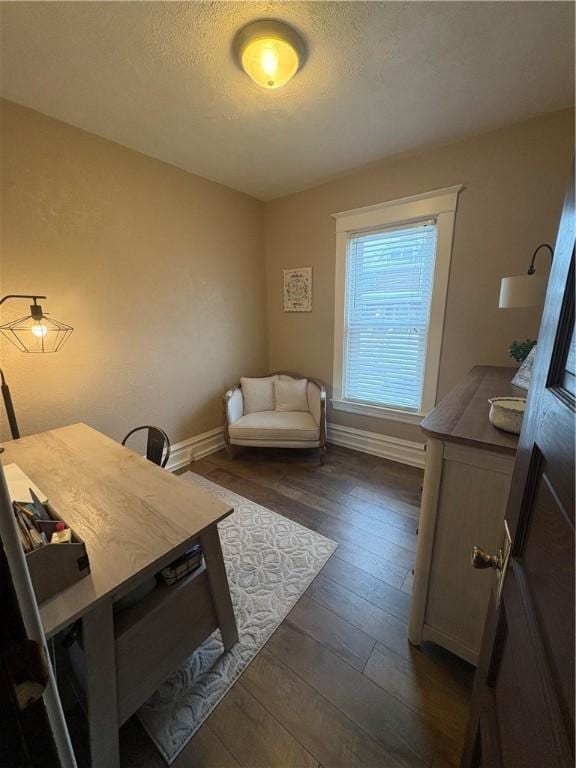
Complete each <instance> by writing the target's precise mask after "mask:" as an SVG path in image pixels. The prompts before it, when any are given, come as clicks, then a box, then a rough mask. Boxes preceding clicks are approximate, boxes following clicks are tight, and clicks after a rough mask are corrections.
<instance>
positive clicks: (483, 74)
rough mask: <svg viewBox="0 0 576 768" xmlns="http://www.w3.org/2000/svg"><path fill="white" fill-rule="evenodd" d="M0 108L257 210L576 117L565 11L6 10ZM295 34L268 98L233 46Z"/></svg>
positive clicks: (188, 5)
mask: <svg viewBox="0 0 576 768" xmlns="http://www.w3.org/2000/svg"><path fill="white" fill-rule="evenodd" d="M0 13H1V17H2V38H1V45H2V53H1V55H2V83H1V85H2V93H3V95H4V96H5V97H6V98H9V99H12V100H14V101H16V102H19V103H20V104H24V105H26V106H29V107H32V108H34V109H37V110H39V111H41V112H44V113H46V114H48V115H51V116H53V117H56V118H58V119H60V120H64V121H65V122H68V123H71V124H72V125H76V126H79V127H81V128H84V129H86V130H88V131H92V132H93V133H96V134H98V135H100V136H104V137H106V138H108V139H112V140H113V141H117V142H119V143H121V144H124V145H126V146H129V147H133V148H134V149H138V150H140V151H141V152H144V153H146V154H148V155H152V156H153V157H157V158H160V159H162V160H165V161H167V162H169V163H173V164H174V165H177V166H179V167H181V168H185V169H187V170H189V171H192V172H193V173H197V174H199V175H201V176H206V177H207V178H210V179H213V180H215V181H219V182H221V183H223V184H227V185H229V186H231V187H234V188H236V189H240V190H243V191H245V192H248V193H249V194H252V195H255V196H256V197H259V198H262V199H270V198H273V197H276V196H279V195H283V194H286V193H289V192H294V191H297V190H300V189H303V188H305V187H309V186H312V185H314V184H317V183H319V182H322V181H324V180H326V179H328V178H331V177H333V176H336V175H339V174H341V173H345V172H346V171H348V170H351V169H353V168H356V167H358V166H360V165H362V164H365V163H369V162H371V161H373V160H377V159H379V158H383V157H386V156H388V155H392V154H396V153H399V152H405V151H411V150H414V149H416V148H418V147H421V146H424V145H427V144H431V143H436V142H444V141H447V140H451V139H454V138H459V137H462V136H466V135H469V134H472V133H478V132H481V131H484V130H489V129H491V128H494V127H497V126H500V125H504V124H506V123H510V122H514V121H517V120H521V119H523V118H527V117H530V116H532V115H535V114H538V113H541V112H546V111H551V110H555V109H560V108H562V107H565V106H567V105H569V104H571V103H572V102H573V92H574V82H573V71H574V61H573V56H574V51H573V29H574V6H573V4H572V3H563V2H447V3H444V2H425V3H421V2H368V3H364V2H286V3H282V2H268V3H253V2H216V3H214V2H131V3H125V2H42V3H28V2H15V3H11V2H2V3H1V10H0ZM259 17H276V18H281V19H285V20H286V21H289V22H291V23H292V24H293V25H294V26H296V27H297V28H298V29H300V30H301V32H302V34H303V36H304V37H305V39H306V41H307V45H308V48H309V57H308V61H307V63H306V66H305V67H304V68H303V69H302V70H301V71H300V72H299V73H298V74H297V75H296V77H295V78H294V79H293V80H292V81H291V82H290V83H289V84H288V85H287V86H285V87H284V88H281V89H279V90H276V91H265V90H263V89H262V88H259V87H258V86H257V85H255V84H254V83H253V82H252V81H251V80H249V79H248V78H247V77H246V76H245V75H244V74H243V73H242V72H241V71H240V70H239V69H238V68H237V66H236V65H235V63H234V60H233V58H232V55H231V42H232V39H233V37H234V34H235V32H236V31H237V30H238V28H239V27H241V26H242V25H243V24H245V23H247V22H248V21H251V20H253V19H256V18H259Z"/></svg>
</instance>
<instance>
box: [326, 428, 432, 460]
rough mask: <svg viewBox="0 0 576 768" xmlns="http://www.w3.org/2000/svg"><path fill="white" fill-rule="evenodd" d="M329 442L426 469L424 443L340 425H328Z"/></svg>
mask: <svg viewBox="0 0 576 768" xmlns="http://www.w3.org/2000/svg"><path fill="white" fill-rule="evenodd" d="M328 442H329V443H334V445H341V446H343V447H344V448H351V449H352V450H354V451H360V452H361V453H370V454H372V456H381V457H382V458H383V459H390V460H391V461H398V462H400V463H401V464H409V465H410V466H412V467H418V468H419V469H424V463H425V455H426V454H425V451H424V443H415V442H413V441H412V440H402V439H400V438H399V437H390V436H389V435H380V434H378V433H377V432H366V431H364V430H363V429H354V428H352V427H343V426H341V425H340V424H328Z"/></svg>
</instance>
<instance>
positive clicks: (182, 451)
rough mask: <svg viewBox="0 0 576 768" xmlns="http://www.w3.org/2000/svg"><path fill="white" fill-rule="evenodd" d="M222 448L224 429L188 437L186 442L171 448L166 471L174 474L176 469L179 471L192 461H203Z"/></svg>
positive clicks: (223, 445)
mask: <svg viewBox="0 0 576 768" xmlns="http://www.w3.org/2000/svg"><path fill="white" fill-rule="evenodd" d="M224 447H225V443H224V427H216V429H211V430H210V431H209V432H203V433H202V434H201V435H195V436H194V437H189V438H188V439H187V440H182V442H181V443H175V444H174V445H173V446H172V451H171V453H170V461H169V462H168V464H167V466H166V469H168V470H169V471H170V472H174V471H175V470H176V469H181V468H182V467H185V466H186V465H187V464H190V463H191V462H193V461H198V460H199V459H203V458H204V457H205V456H209V455H210V454H211V453H216V451H220V450H222V448H224Z"/></svg>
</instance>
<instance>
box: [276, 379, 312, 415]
mask: <svg viewBox="0 0 576 768" xmlns="http://www.w3.org/2000/svg"><path fill="white" fill-rule="evenodd" d="M307 384H308V381H307V380H306V379H291V380H289V381H286V380H277V381H275V382H274V399H275V401H276V410H277V411H306V412H308V411H309V410H310V408H309V407H308V396H307V394H306V385H307Z"/></svg>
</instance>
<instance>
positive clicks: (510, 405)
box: [488, 397, 526, 435]
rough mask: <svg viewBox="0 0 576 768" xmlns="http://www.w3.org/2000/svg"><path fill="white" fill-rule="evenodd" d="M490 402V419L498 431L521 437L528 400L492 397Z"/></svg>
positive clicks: (523, 398)
mask: <svg viewBox="0 0 576 768" xmlns="http://www.w3.org/2000/svg"><path fill="white" fill-rule="evenodd" d="M488 402H489V403H490V414H489V416H488V418H489V419H490V421H491V422H492V424H494V426H495V427H497V428H498V429H502V430H504V432H512V433H513V434H515V435H519V434H520V430H521V429H522V419H523V417H524V409H525V408H526V398H525V397H492V398H490V400H488Z"/></svg>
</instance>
